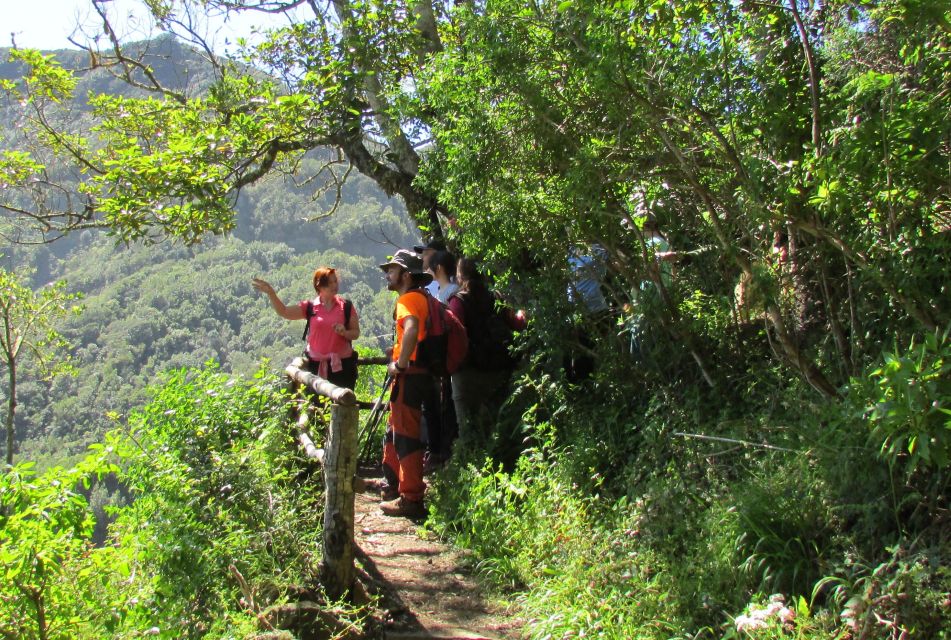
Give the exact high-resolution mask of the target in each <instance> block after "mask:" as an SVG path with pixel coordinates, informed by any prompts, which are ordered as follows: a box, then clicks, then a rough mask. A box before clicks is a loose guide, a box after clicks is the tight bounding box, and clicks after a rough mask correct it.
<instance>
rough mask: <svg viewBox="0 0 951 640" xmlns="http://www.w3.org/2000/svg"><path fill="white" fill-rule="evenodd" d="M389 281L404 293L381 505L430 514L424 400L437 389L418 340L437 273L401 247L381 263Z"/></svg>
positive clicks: (391, 370)
mask: <svg viewBox="0 0 951 640" xmlns="http://www.w3.org/2000/svg"><path fill="white" fill-rule="evenodd" d="M380 268H381V269H382V270H383V271H384V272H385V273H386V286H387V289H389V290H390V291H395V292H397V293H398V294H399V297H398V298H397V299H396V311H395V313H394V318H395V320H396V343H395V344H394V345H393V355H392V360H391V362H390V364H389V365H388V367H387V373H388V374H389V375H390V376H391V377H392V379H393V387H392V389H391V391H390V422H389V425H388V426H387V430H386V435H385V436H384V439H383V476H384V479H385V480H386V484H385V485H383V486H382V487H381V495H382V497H383V501H382V502H381V503H380V510H381V511H382V512H383V513H385V514H386V515H388V516H406V517H410V518H418V517H422V516H423V515H425V513H426V510H425V507H424V506H423V493H424V492H425V488H426V485H425V484H424V483H423V450H424V448H425V447H424V445H423V441H422V438H421V430H420V422H421V418H422V402H423V398H424V397H425V395H426V394H427V393H429V392H430V391H431V390H432V387H433V377H432V375H431V374H430V373H429V370H428V369H426V368H424V367H420V366H417V365H416V348H417V345H418V344H419V343H420V342H422V341H423V340H425V339H426V320H427V318H428V317H429V301H428V299H427V296H426V293H425V292H424V291H423V289H422V288H423V287H425V286H426V285H427V284H429V282H430V280H432V276H431V275H429V274H428V273H426V272H425V271H423V261H422V259H421V258H420V257H419V256H418V255H416V254H415V253H413V252H411V251H407V250H405V249H400V250H399V251H397V252H396V255H394V256H393V258H392V259H390V261H389V262H385V263H383V264H381V265H380Z"/></svg>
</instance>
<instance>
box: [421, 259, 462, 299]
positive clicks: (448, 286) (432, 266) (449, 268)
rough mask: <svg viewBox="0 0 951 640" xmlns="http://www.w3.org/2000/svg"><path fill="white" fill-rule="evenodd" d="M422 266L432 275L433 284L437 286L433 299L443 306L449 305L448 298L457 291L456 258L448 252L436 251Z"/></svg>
mask: <svg viewBox="0 0 951 640" xmlns="http://www.w3.org/2000/svg"><path fill="white" fill-rule="evenodd" d="M424 264H426V270H427V271H429V273H431V274H432V275H433V282H435V283H436V284H437V285H438V288H437V290H436V293H435V294H433V297H434V298H436V299H437V300H439V301H440V302H442V303H443V304H449V298H451V297H452V296H453V294H454V293H456V292H457V291H459V285H458V284H456V257H455V256H454V255H452V254H451V253H449V252H448V251H436V252H435V253H433V254H432V255H431V256H430V258H429V262H428V263H426V262H425V261H424Z"/></svg>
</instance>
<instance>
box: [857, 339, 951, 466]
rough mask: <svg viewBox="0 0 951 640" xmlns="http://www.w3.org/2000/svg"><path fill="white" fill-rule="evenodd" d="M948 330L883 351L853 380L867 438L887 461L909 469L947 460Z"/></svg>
mask: <svg viewBox="0 0 951 640" xmlns="http://www.w3.org/2000/svg"><path fill="white" fill-rule="evenodd" d="M948 336H949V334H948V332H945V333H944V334H941V335H938V334H934V333H929V334H927V335H925V337H924V339H923V340H921V342H920V344H916V342H915V341H914V340H912V342H911V343H910V344H909V346H908V348H907V349H901V348H899V347H898V346H897V345H896V346H895V349H894V351H893V352H890V353H885V354H884V357H883V359H884V362H883V363H882V364H881V365H880V366H878V367H876V368H874V369H872V370H871V371H870V372H869V374H868V376H867V382H863V381H856V384H855V387H854V388H855V390H856V392H857V393H856V397H854V398H853V399H852V400H853V402H856V403H864V404H865V405H866V406H865V411H866V415H867V417H868V421H869V426H870V427H871V433H870V434H869V438H870V440H871V442H872V443H873V444H874V445H875V446H876V447H877V448H878V449H879V451H880V453H881V455H882V457H883V458H885V459H886V460H887V461H888V462H889V464H890V465H895V466H898V467H900V468H902V469H904V470H905V471H907V473H909V474H911V473H914V472H915V471H917V470H919V469H920V468H927V469H947V467H948V463H949V462H951V340H949V339H948Z"/></svg>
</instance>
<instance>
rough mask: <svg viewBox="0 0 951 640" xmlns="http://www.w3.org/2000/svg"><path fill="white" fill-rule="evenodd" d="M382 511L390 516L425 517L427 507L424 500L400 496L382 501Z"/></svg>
mask: <svg viewBox="0 0 951 640" xmlns="http://www.w3.org/2000/svg"><path fill="white" fill-rule="evenodd" d="M380 511H382V512H383V513H384V514H385V515H388V516H396V517H403V518H423V517H425V516H426V507H425V506H423V501H422V500H420V501H418V502H417V501H415V500H407V499H406V498H404V497H402V496H400V497H399V498H397V499H396V500H389V501H387V502H381V503H380Z"/></svg>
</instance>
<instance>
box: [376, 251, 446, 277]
mask: <svg viewBox="0 0 951 640" xmlns="http://www.w3.org/2000/svg"><path fill="white" fill-rule="evenodd" d="M394 264H395V265H398V266H400V267H403V268H404V269H406V270H407V271H409V272H410V274H411V275H412V276H413V279H414V280H416V282H417V283H419V284H421V285H423V286H426V285H427V284H429V283H430V282H432V281H433V276H432V274H430V273H426V272H425V271H424V270H423V259H422V258H421V257H419V255H417V254H416V253H415V252H413V251H410V250H409V249H400V250H399V251H397V252H396V253H395V254H393V257H392V258H390V259H389V260H388V261H387V262H384V263H383V264H381V265H380V269H382V270H384V271H386V269H387V268H388V267H390V266H392V265H394Z"/></svg>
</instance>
